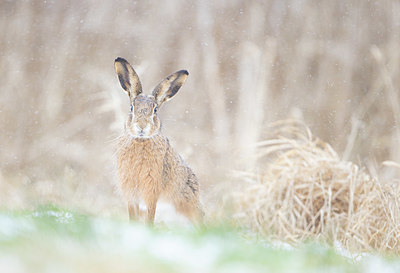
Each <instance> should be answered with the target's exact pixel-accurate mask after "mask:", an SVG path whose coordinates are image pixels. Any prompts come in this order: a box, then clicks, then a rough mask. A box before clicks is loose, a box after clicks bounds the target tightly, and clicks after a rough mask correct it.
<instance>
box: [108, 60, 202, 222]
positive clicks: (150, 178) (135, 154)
mask: <svg viewBox="0 0 400 273" xmlns="http://www.w3.org/2000/svg"><path fill="white" fill-rule="evenodd" d="M114 64H115V70H116V72H117V74H118V78H119V81H120V83H121V86H122V88H123V89H124V90H125V91H126V92H127V93H128V96H129V99H130V103H131V111H130V113H129V115H128V118H127V120H126V123H125V132H124V134H123V135H122V136H121V137H120V141H119V143H118V152H117V157H118V174H119V178H120V183H121V189H122V192H123V194H124V197H125V198H126V200H127V201H128V209H129V218H130V219H136V218H138V217H139V201H140V200H142V201H144V203H145V204H146V206H147V221H148V222H150V223H153V222H154V215H155V211H156V205H157V201H158V199H159V198H160V197H164V198H166V199H167V200H169V201H170V202H171V203H172V204H173V205H174V206H175V208H176V209H177V211H179V212H181V213H182V214H184V215H185V216H187V217H188V218H189V219H190V220H192V221H195V222H200V221H201V220H202V217H203V211H202V209H201V206H200V202H199V183H198V180H197V178H196V176H195V174H194V173H193V171H192V170H191V169H190V167H189V166H188V165H187V164H186V163H185V162H184V161H183V159H182V158H181V157H180V156H179V155H178V154H177V153H176V152H175V151H174V150H173V149H172V147H171V145H170V144H169V142H168V139H167V138H166V137H165V136H164V135H162V133H161V131H160V128H161V122H160V119H159V118H158V115H157V110H158V109H159V108H160V107H161V105H162V104H163V103H164V102H166V101H168V100H170V99H171V98H172V97H173V96H174V95H175V94H176V93H177V92H178V90H179V88H180V87H181V86H182V85H183V83H184V82H185V80H186V78H187V76H188V75H189V73H188V72H187V71H186V70H180V71H178V72H175V73H173V74H171V75H169V76H168V77H167V78H165V79H164V80H162V81H161V82H160V83H159V84H158V85H157V86H156V87H155V88H154V90H153V92H152V94H151V95H144V94H142V84H141V83H140V80H139V77H138V75H137V74H136V72H135V70H134V69H133V68H132V66H131V65H130V64H129V63H128V62H127V61H126V60H125V59H123V58H117V59H115V62H114Z"/></svg>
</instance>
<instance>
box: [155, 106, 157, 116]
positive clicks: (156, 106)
mask: <svg viewBox="0 0 400 273" xmlns="http://www.w3.org/2000/svg"><path fill="white" fill-rule="evenodd" d="M155 113H157V106H156V107H154V114H155Z"/></svg>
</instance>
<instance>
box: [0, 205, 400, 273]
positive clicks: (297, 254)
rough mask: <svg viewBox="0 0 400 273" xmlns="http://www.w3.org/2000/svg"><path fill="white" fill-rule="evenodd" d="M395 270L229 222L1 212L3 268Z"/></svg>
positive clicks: (48, 210)
mask: <svg viewBox="0 0 400 273" xmlns="http://www.w3.org/2000/svg"><path fill="white" fill-rule="evenodd" d="M372 260H375V262H374V263H373V265H374V266H376V265H378V266H380V267H379V268H384V269H385V270H386V271H384V270H383V271H382V270H381V272H380V273H384V272H396V269H397V270H398V269H399V261H398V260H396V259H392V260H391V261H389V260H386V259H384V258H380V257H377V256H371V259H370V258H368V259H366V258H364V259H363V260H361V261H359V262H353V261H351V260H349V259H347V258H345V257H343V256H341V255H339V254H337V253H336V252H335V251H334V250H333V249H332V248H329V247H322V246H319V245H313V244H308V245H304V246H303V247H299V248H296V249H282V247H276V246H275V247H273V246H271V244H268V243H265V242H264V243H262V242H259V241H256V240H254V239H249V238H248V236H244V235H243V232H240V231H236V230H235V229H232V228H228V227H222V226H219V227H208V228H202V229H195V228H188V227H186V228H183V227H180V228H167V227H156V228H151V227H148V226H146V225H143V224H139V223H128V222H127V221H120V220H115V219H104V218H97V217H94V216H89V215H82V214H80V213H78V212H74V211H70V210H64V209H60V208H57V207H54V206H45V207H39V208H38V209H36V210H34V211H22V212H21V211H17V212H16V211H12V212H10V211H2V212H0V272H11V273H12V272H372V271H368V270H369V269H370V268H373V266H371V264H370V263H371V261H372Z"/></svg>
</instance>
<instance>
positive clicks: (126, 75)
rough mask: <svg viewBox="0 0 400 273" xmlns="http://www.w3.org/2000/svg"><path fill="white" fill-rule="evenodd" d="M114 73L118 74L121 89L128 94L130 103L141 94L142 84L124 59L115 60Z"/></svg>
mask: <svg viewBox="0 0 400 273" xmlns="http://www.w3.org/2000/svg"><path fill="white" fill-rule="evenodd" d="M114 66H115V71H116V72H117V74H118V79H119V82H120V83H121V86H122V88H123V89H124V90H125V91H126V92H127V93H128V95H129V97H130V99H131V103H132V102H133V99H134V98H135V97H136V96H137V95H139V94H140V93H142V84H141V83H140V80H139V77H138V75H137V74H136V72H135V70H133V68H132V66H131V65H130V64H129V63H128V61H127V60H125V59H124V58H120V57H118V58H116V59H115V61H114Z"/></svg>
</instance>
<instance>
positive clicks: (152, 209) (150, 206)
mask: <svg viewBox="0 0 400 273" xmlns="http://www.w3.org/2000/svg"><path fill="white" fill-rule="evenodd" d="M156 206H157V200H151V201H150V202H148V203H147V219H146V220H147V223H148V224H151V225H152V224H154V216H155V215H156Z"/></svg>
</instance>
